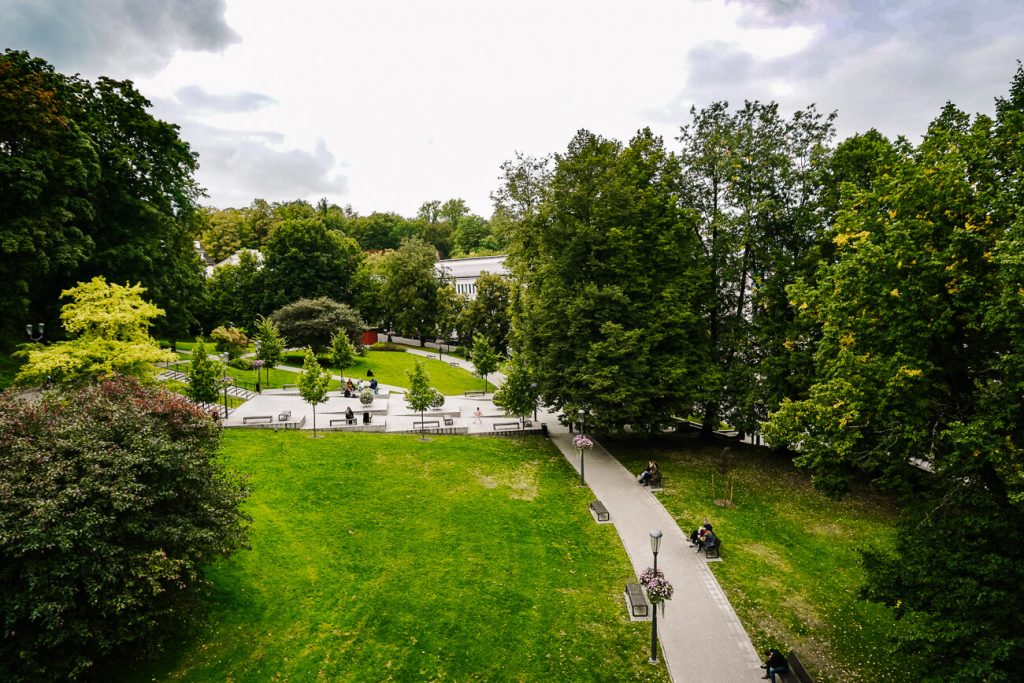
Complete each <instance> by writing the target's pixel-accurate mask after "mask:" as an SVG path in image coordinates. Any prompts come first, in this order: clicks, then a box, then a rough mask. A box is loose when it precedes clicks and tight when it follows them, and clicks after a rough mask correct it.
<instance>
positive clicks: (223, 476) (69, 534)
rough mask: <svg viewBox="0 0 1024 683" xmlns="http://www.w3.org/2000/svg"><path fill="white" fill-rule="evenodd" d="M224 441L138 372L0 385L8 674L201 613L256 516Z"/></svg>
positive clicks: (133, 638)
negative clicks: (24, 392) (35, 394)
mask: <svg viewBox="0 0 1024 683" xmlns="http://www.w3.org/2000/svg"><path fill="white" fill-rule="evenodd" d="M219 449H220V429H219V427H218V426H217V425H216V424H215V423H214V422H213V421H212V420H210V419H209V417H208V416H206V415H205V414H204V413H203V412H202V411H200V410H199V409H198V408H195V407H194V406H192V405H190V404H189V403H187V402H186V401H185V399H184V398H182V397H179V396H176V395H174V394H170V393H168V392H165V391H158V390H151V389H146V388H144V387H142V386H140V385H139V384H138V383H137V382H135V381H133V380H128V379H124V378H120V379H115V380H111V381H108V382H104V383H102V384H99V385H93V386H90V387H86V388H83V389H80V390H76V391H67V392H63V393H57V392H53V393H49V394H47V395H46V396H44V397H43V398H42V399H41V400H40V401H39V402H38V403H35V404H32V403H27V402H23V401H20V400H17V399H16V398H14V397H12V396H9V395H0V557H2V558H3V560H2V562H0V614H2V615H3V616H2V619H3V621H2V622H0V628H2V631H0V680H4V681H29V680H31V681H40V680H42V681H46V680H65V679H68V678H75V677H78V676H80V675H82V674H83V673H84V672H86V671H87V670H88V669H89V667H90V666H92V665H93V663H94V662H95V661H96V660H97V659H98V658H100V657H103V656H105V655H108V654H110V653H112V652H114V651H117V650H119V649H124V648H125V647H126V646H127V645H129V644H131V645H132V647H133V648H138V647H139V646H140V644H149V645H151V644H153V643H155V642H158V641H159V636H160V635H161V634H163V633H166V632H167V630H168V627H170V626H172V625H176V624H179V623H181V622H182V621H183V620H184V619H187V618H188V617H189V616H190V615H191V614H193V612H194V610H193V608H194V607H195V602H194V601H195V598H196V597H197V589H198V588H200V587H201V586H203V585H204V581H205V580H204V577H203V574H202V567H203V566H204V565H206V564H208V563H209V562H211V561H212V560H214V559H215V558H217V557H219V556H224V555H228V554H230V553H231V552H233V551H235V550H237V549H238V548H240V547H243V545H244V544H245V538H246V531H247V527H248V523H249V521H250V520H249V517H248V516H247V515H246V514H244V513H243V512H242V511H241V510H240V509H239V505H240V504H241V503H242V501H243V500H244V499H245V497H246V496H247V495H248V491H247V488H246V486H245V485H244V484H243V483H242V482H241V481H240V480H239V479H238V478H236V477H235V476H234V475H232V474H231V473H229V472H228V471H227V470H226V469H225V468H224V466H223V465H222V464H220V462H219V461H218V451H219Z"/></svg>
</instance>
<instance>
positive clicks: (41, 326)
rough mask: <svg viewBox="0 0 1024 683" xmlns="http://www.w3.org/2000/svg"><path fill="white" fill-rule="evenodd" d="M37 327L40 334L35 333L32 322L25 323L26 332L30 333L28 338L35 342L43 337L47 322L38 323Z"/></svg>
mask: <svg viewBox="0 0 1024 683" xmlns="http://www.w3.org/2000/svg"><path fill="white" fill-rule="evenodd" d="M36 328H37V329H38V330H39V334H34V333H33V330H32V323H29V324H27V325H25V332H26V333H28V338H29V339H31V340H32V341H34V342H37V341H39V340H40V339H42V338H43V329H44V328H45V323H38V324H37V325H36Z"/></svg>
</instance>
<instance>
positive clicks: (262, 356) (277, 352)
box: [255, 315, 285, 370]
mask: <svg viewBox="0 0 1024 683" xmlns="http://www.w3.org/2000/svg"><path fill="white" fill-rule="evenodd" d="M255 339H256V340H257V341H259V343H260V345H259V349H257V350H256V358H258V359H259V360H261V361H263V362H264V364H265V365H266V367H267V369H268V370H269V369H273V368H274V367H276V366H278V365H280V364H281V359H282V358H284V347H285V340H284V337H282V336H281V331H280V330H279V329H278V327H277V323H275V322H274V321H273V320H271V319H269V318H266V317H264V316H262V315H261V316H260V317H259V318H257V319H256V334H255Z"/></svg>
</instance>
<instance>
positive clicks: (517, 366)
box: [494, 353, 538, 418]
mask: <svg viewBox="0 0 1024 683" xmlns="http://www.w3.org/2000/svg"><path fill="white" fill-rule="evenodd" d="M537 401H538V397H537V388H536V378H535V377H534V376H533V373H532V372H531V371H530V368H529V366H528V365H526V361H525V359H524V358H523V357H522V355H521V354H519V353H513V354H512V357H511V358H510V359H509V364H508V369H507V370H506V371H505V383H504V384H502V385H501V388H500V389H498V390H497V391H496V392H494V404H495V405H496V406H498V407H500V408H503V409H504V410H505V412H507V413H508V414H509V415H516V416H518V417H520V418H525V417H526V416H527V415H529V414H530V412H531V411H533V410H535V409H536V408H537Z"/></svg>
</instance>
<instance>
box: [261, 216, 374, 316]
mask: <svg viewBox="0 0 1024 683" xmlns="http://www.w3.org/2000/svg"><path fill="white" fill-rule="evenodd" d="M361 260H362V252H361V250H360V249H359V245H358V244H357V243H356V241H355V240H353V239H351V238H349V237H346V236H345V235H343V234H341V233H339V232H337V231H334V230H329V229H328V228H327V227H326V226H325V225H324V223H323V221H322V220H320V219H319V218H306V219H296V220H286V221H283V222H281V223H280V224H278V225H277V226H276V227H275V228H274V231H273V232H272V233H271V234H270V239H269V241H268V244H267V249H266V261H265V263H264V269H265V270H266V297H267V303H268V304H269V305H270V306H271V307H276V306H283V305H285V304H287V303H289V302H292V301H296V300H298V299H302V298H308V299H315V298H318V297H329V298H332V299H339V300H346V299H348V298H350V296H351V294H352V289H351V285H352V276H353V274H354V273H355V272H356V268H358V266H359V262H360V261H361Z"/></svg>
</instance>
